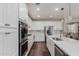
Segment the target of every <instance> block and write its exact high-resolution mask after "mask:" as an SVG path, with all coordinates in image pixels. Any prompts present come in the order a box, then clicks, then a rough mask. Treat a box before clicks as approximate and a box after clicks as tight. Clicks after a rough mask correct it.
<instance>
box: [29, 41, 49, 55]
mask: <svg viewBox="0 0 79 59" xmlns="http://www.w3.org/2000/svg"><path fill="white" fill-rule="evenodd" d="M28 56H50V53H49V51H48V49H47V47H46V45H45V43H44V42H35V43H34V44H33V46H32V49H31V50H30V52H29V54H28Z"/></svg>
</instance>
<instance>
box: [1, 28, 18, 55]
mask: <svg viewBox="0 0 79 59" xmlns="http://www.w3.org/2000/svg"><path fill="white" fill-rule="evenodd" d="M0 52H1V53H0V56H1V55H2V56H17V55H18V32H17V30H14V29H7V28H5V30H4V28H0Z"/></svg>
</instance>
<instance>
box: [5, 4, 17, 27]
mask: <svg viewBox="0 0 79 59" xmlns="http://www.w3.org/2000/svg"><path fill="white" fill-rule="evenodd" d="M6 24H8V26H11V27H17V26H18V3H8V5H7V21H6Z"/></svg>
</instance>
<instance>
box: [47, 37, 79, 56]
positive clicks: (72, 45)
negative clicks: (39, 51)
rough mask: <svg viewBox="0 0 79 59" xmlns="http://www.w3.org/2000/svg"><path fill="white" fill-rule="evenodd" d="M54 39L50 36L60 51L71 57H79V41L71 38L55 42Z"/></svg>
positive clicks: (63, 38)
mask: <svg viewBox="0 0 79 59" xmlns="http://www.w3.org/2000/svg"><path fill="white" fill-rule="evenodd" d="M52 37H54V36H48V38H49V39H51V40H52V41H53V42H54V43H55V44H56V45H57V46H58V47H59V48H60V49H62V50H63V51H64V52H65V53H67V54H68V55H69V56H79V41H78V40H73V39H70V38H66V37H62V38H61V39H62V41H56V40H53V39H52Z"/></svg>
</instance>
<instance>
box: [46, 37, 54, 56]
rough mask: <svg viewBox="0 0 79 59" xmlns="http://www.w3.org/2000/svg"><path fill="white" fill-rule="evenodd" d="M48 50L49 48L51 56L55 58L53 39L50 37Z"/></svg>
mask: <svg viewBox="0 0 79 59" xmlns="http://www.w3.org/2000/svg"><path fill="white" fill-rule="evenodd" d="M47 48H48V50H49V52H50V54H51V56H54V55H55V50H54V49H55V47H54V42H53V41H52V40H51V39H49V38H48V37H47Z"/></svg>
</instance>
